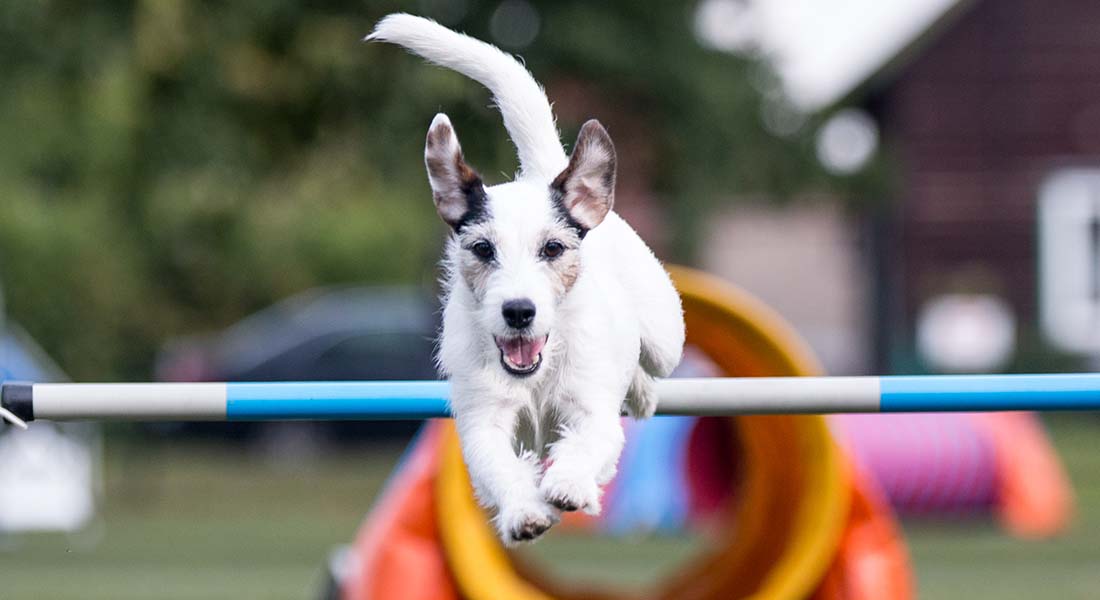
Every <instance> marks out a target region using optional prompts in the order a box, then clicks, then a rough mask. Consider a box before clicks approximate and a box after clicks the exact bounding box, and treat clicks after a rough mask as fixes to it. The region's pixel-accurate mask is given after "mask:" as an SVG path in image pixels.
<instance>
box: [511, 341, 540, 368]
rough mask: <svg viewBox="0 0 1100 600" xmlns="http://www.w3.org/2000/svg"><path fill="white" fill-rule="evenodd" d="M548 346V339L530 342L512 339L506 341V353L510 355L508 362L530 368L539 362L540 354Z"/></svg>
mask: <svg viewBox="0 0 1100 600" xmlns="http://www.w3.org/2000/svg"><path fill="white" fill-rule="evenodd" d="M545 345H546V338H539V339H537V340H528V339H524V338H512V339H510V340H505V341H504V353H505V354H507V355H508V362H510V363H512V364H513V365H515V366H517V367H521V368H525V367H530V366H531V365H533V364H535V361H536V360H538V356H539V352H542V347H543V346H545Z"/></svg>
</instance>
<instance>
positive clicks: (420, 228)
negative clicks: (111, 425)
mask: <svg viewBox="0 0 1100 600" xmlns="http://www.w3.org/2000/svg"><path fill="white" fill-rule="evenodd" d="M693 6H694V3H693V2H645V3H640V2H633V1H627V0H614V1H608V2H602V3H589V2H580V1H571V2H552V1H550V0H539V1H533V2H530V3H527V2H521V1H518V0H506V1H505V2H503V3H501V2H495V1H494V2H479V1H477V0H422V1H421V2H420V3H419V4H418V5H416V6H413V7H410V6H408V3H403V2H396V1H385V2H370V3H368V4H365V5H364V4H363V3H360V2H353V3H347V2H345V3H338V2H320V3H317V2H314V3H306V2H301V1H291V0H263V1H259V0H253V1H245V2H232V3H215V2H187V1H183V0H135V1H116V2H98V3H91V4H81V5H74V4H72V3H66V2H60V1H45V0H43V1H39V2H10V3H3V5H0V54H2V56H4V60H3V62H2V63H0V85H2V89H3V93H2V94H0V136H2V138H3V140H4V141H5V143H4V144H0V259H2V261H3V262H2V263H0V277H3V279H4V281H5V288H6V293H7V296H8V309H9V312H10V313H11V315H12V316H13V317H14V318H15V319H17V320H19V321H21V322H23V323H24V325H25V326H26V327H27V328H28V329H29V330H30V331H31V332H32V333H33V334H34V335H35V336H37V337H38V338H39V339H40V340H41V342H42V343H43V345H44V346H45V347H46V348H47V350H48V351H50V352H51V353H53V354H54V355H55V356H56V357H57V358H58V360H59V362H60V363H61V364H62V365H63V366H64V367H65V368H66V369H68V370H69V371H70V373H71V374H72V375H73V376H74V377H75V378H77V379H85V380H101V379H111V378H122V379H126V378H138V379H140V378H143V377H147V376H148V372H149V366H150V363H151V360H152V356H153V354H154V353H155V350H156V348H157V346H158V344H159V342H160V340H161V339H163V338H164V337H166V336H169V335H174V334H177V333H180V332H183V331H194V330H201V329H209V328H214V327H219V326H222V325H225V324H227V323H230V322H232V321H233V320H235V319H238V318H239V317H241V316H242V315H244V314H246V313H248V312H250V311H253V310H255V309H258V308H260V307H262V306H264V305H266V304H269V303H270V302H272V301H273V300H275V299H277V298H279V297H282V296H285V295H287V294H289V293H291V292H293V291H296V290H299V289H301V288H304V287H308V286H312V285H317V284H322V283H333V282H347V281H372V282H408V281H417V282H427V281H430V280H431V279H432V278H434V270H433V269H432V266H431V265H432V262H433V261H434V260H435V258H436V256H437V255H438V250H439V246H440V241H441V240H442V237H443V236H442V235H441V232H442V226H441V225H440V224H439V222H438V219H437V218H436V217H435V215H434V211H433V209H432V206H431V202H430V201H429V193H428V189H427V184H426V180H425V176H424V173H423V167H422V165H421V162H420V160H419V157H420V155H421V152H422V143H423V135H424V131H425V128H426V127H427V124H428V122H429V121H430V119H431V117H432V115H433V114H434V113H435V112H437V111H438V110H440V109H443V108H445V109H446V110H447V112H448V113H449V114H450V115H451V117H452V120H453V121H454V122H455V125H456V128H457V129H458V130H459V131H460V133H463V132H465V134H464V135H463V136H462V141H463V144H464V147H465V149H466V152H467V154H468V155H469V156H471V157H473V162H474V163H475V164H477V165H478V166H479V167H480V168H481V170H482V172H483V173H486V174H492V173H497V172H500V171H503V172H511V171H513V170H514V169H515V158H514V156H513V150H512V148H511V146H510V143H509V142H508V140H507V139H506V136H505V133H504V130H503V128H502V127H501V126H500V122H499V117H498V115H497V114H496V112H495V111H494V110H493V109H492V108H491V107H490V106H488V95H487V93H486V92H485V91H484V90H483V89H481V88H480V87H479V86H477V85H476V84H473V83H471V82H469V81H467V80H465V79H464V78H462V77H461V76H458V75H457V74H454V73H450V72H447V71H444V70H441V69H434V68H427V67H422V66H419V64H418V63H419V61H418V60H417V59H414V58H412V57H408V56H405V55H403V54H402V53H401V52H398V51H396V50H394V49H390V48H381V47H379V48H370V47H366V46H364V45H363V44H362V42H361V41H360V40H361V38H362V37H363V35H365V34H366V33H367V32H368V31H369V29H370V27H371V25H372V24H373V23H374V21H375V20H377V19H378V18H379V17H381V16H382V15H384V14H386V13H388V12H392V11H396V10H410V11H413V12H420V13H421V14H425V15H427V16H433V17H436V18H438V19H439V20H440V21H441V22H444V23H445V24H447V25H451V26H454V27H457V28H458V29H460V30H465V31H468V32H469V33H471V34H473V35H476V36H479V37H482V38H484V39H489V40H494V41H497V42H498V43H501V44H502V45H504V46H505V47H506V48H508V49H510V50H512V51H515V52H521V53H522V55H523V57H524V58H525V60H527V63H528V65H529V66H530V67H531V69H532V70H533V71H534V72H535V73H536V74H538V76H539V77H540V78H541V79H543V80H544V81H553V80H558V81H563V80H572V81H580V82H583V83H584V84H585V85H587V86H590V87H591V89H595V90H598V95H599V96H600V98H601V102H602V106H612V107H623V108H624V109H627V108H629V110H630V111H631V112H633V113H636V114H639V115H641V116H642V117H643V118H644V119H645V121H646V123H647V124H648V125H647V132H649V133H650V134H651V135H652V138H653V139H652V140H651V146H652V149H653V152H654V153H655V160H653V161H651V163H650V164H652V165H654V167H653V169H652V170H653V172H652V173H650V174H648V178H649V180H650V181H651V185H652V187H653V189H654V191H655V193H656V195H657V197H658V198H659V199H661V200H662V202H663V205H664V206H665V207H666V210H667V211H668V213H669V215H671V216H672V217H673V218H672V222H673V223H674V224H675V227H674V232H675V235H674V236H673V238H672V239H673V240H674V242H675V243H674V244H673V245H672V247H673V248H674V249H675V251H676V253H677V255H678V257H679V258H681V259H683V258H690V255H691V251H692V248H693V246H692V242H691V240H693V239H694V237H695V236H694V235H692V232H693V229H694V226H695V224H696V223H697V222H698V221H699V220H700V219H701V218H702V217H703V216H705V214H706V212H707V210H708V209H709V207H711V206H713V205H714V204H715V203H716V202H718V201H720V200H721V199H722V198H725V197H728V195H729V194H730V192H731V191H732V190H742V191H745V190H747V191H762V192H768V193H770V194H773V195H778V196H779V197H782V196H784V195H788V194H789V193H790V192H793V191H795V190H797V189H799V188H800V187H801V186H804V185H806V184H808V183H813V182H815V181H818V180H820V178H821V175H820V171H819V170H818V169H817V167H816V165H815V164H814V163H813V161H812V160H811V154H810V152H809V150H808V144H807V143H806V141H805V140H804V139H802V138H800V137H799V136H798V134H794V135H792V136H791V137H788V138H780V137H776V136H775V135H773V134H771V133H769V132H768V131H767V129H765V127H764V126H763V125H762V124H761V118H760V115H761V110H762V107H763V104H762V96H761V93H760V92H759V91H758V90H757V88H760V87H761V84H760V83H759V82H766V81H768V75H767V71H766V69H763V68H762V67H760V66H759V65H754V64H752V63H749V62H746V61H744V60H740V59H737V58H734V57H732V56H730V55H727V54H723V53H718V52H715V51H711V50H707V49H705V48H703V47H702V46H700V45H699V43H698V42H697V41H696V39H695V37H694V35H693V32H692V7H693ZM517 10H518V11H519V12H518V13H517V12H516V11H517ZM502 11H504V12H503V13H502ZM509 11H511V12H509ZM524 11H526V12H524ZM517 14H518V15H519V17H516V15H517ZM531 14H534V15H535V16H536V18H537V23H536V33H537V35H533V36H531V35H523V34H524V30H523V29H522V28H520V29H516V24H515V23H513V22H512V21H514V19H515V18H520V19H523V18H525V17H524V15H527V17H529V16H530V15H531ZM502 15H503V16H502ZM510 19H512V20H510ZM496 38H500V39H496ZM528 43H529V45H525V46H524V47H522V48H519V47H508V46H509V44H528ZM750 80H755V81H757V82H758V85H757V86H756V87H754V86H753V85H750V83H749V81H750ZM768 85H770V84H768ZM593 116H599V115H593ZM579 124H580V123H579V122H576V123H574V122H564V121H563V122H562V123H561V126H562V129H563V130H564V133H565V134H566V138H567V139H571V137H570V136H571V135H572V134H574V133H575V131H576V128H577V127H578V126H579ZM470 132H478V133H477V135H474V134H472V133H470Z"/></svg>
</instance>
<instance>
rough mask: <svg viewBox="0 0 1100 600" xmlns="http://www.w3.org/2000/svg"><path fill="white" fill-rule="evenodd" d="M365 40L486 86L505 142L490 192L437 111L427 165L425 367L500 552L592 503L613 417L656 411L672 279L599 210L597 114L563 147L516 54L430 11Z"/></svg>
mask: <svg viewBox="0 0 1100 600" xmlns="http://www.w3.org/2000/svg"><path fill="white" fill-rule="evenodd" d="M366 39H367V40H368V41H380V42H389V43H393V44H397V45H399V46H403V47H404V48H406V49H407V50H409V51H411V52H412V53H414V54H417V55H419V56H421V57H423V58H425V59H427V60H428V61H430V62H432V63H435V64H437V65H440V66H443V67H447V68H450V69H452V70H455V71H458V72H459V73H462V74H464V75H466V76H467V77H470V78H471V79H474V80H476V81H478V82H479V83H481V84H482V85H484V86H485V87H487V88H488V89H489V90H490V91H491V92H492V94H493V96H494V101H495V103H496V106H497V107H498V108H499V110H500V112H501V114H502V116H503V119H504V125H505V128H506V129H507V130H508V133H509V135H510V137H511V139H512V141H513V143H514V144H515V146H516V150H517V153H518V155H519V162H520V169H519V172H518V173H517V174H516V176H515V178H514V180H513V181H510V182H506V183H501V184H498V185H493V186H486V185H485V183H484V182H483V180H482V179H481V176H480V175H478V173H477V171H475V170H474V169H473V168H471V167H470V166H469V165H468V164H467V163H466V161H465V159H464V157H463V155H462V147H461V146H460V145H459V142H458V137H457V135H456V133H455V129H454V127H453V126H452V125H451V122H450V120H449V119H448V118H447V116H446V115H445V114H442V113H440V114H437V115H436V116H435V118H434V119H433V120H432V123H431V126H430V127H429V129H428V135H427V140H426V142H425V148H424V163H425V166H426V167H427V171H428V181H429V183H430V185H431V190H432V198H433V200H434V202H435V206H436V209H437V211H438V213H439V216H440V217H441V218H442V219H443V221H444V222H445V223H446V224H447V225H449V226H450V228H451V232H450V236H449V239H448V240H447V242H446V249H445V253H444V259H443V279H442V284H443V290H444V291H443V299H442V300H443V327H442V334H441V336H440V341H439V351H438V356H437V360H438V363H439V367H440V370H441V372H442V374H443V375H444V376H445V377H446V378H447V379H449V380H450V382H451V401H450V402H451V411H452V414H453V415H454V419H455V423H456V427H457V430H458V434H459V439H460V443H461V446H462V455H463V459H464V460H465V463H466V467H467V470H468V471H469V474H470V480H471V483H472V484H473V487H474V491H475V493H476V495H477V498H478V500H479V501H480V503H481V504H482V505H483V506H484V507H485V508H487V509H490V510H495V517H494V523H495V526H496V528H497V530H498V533H499V535H500V538H501V540H502V541H503V542H504V543H505V544H507V545H514V544H517V543H519V542H522V541H529V540H533V539H535V538H537V537H539V536H540V535H542V534H543V533H544V532H545V531H547V530H548V529H549V528H550V527H551V526H553V525H554V524H555V523H557V522H558V520H559V519H560V514H561V511H575V510H583V511H584V512H587V513H589V514H599V512H600V492H601V486H602V485H604V484H606V483H607V482H608V481H610V480H611V478H612V477H613V476H614V474H615V470H616V465H617V463H618V460H619V454H620V453H621V451H622V447H623V443H624V435H623V430H622V423H621V421H620V418H621V415H622V413H623V412H625V413H626V414H628V415H630V416H632V417H634V418H636V419H644V418H647V417H650V416H652V415H653V413H654V411H655V410H656V407H657V397H656V395H655V392H654V383H655V378H657V377H665V376H667V375H668V374H669V373H670V372H671V371H672V370H673V368H675V367H676V365H677V364H678V363H679V362H680V357H681V354H682V352H683V345H684V319H683V310H682V307H681V302H680V296H679V295H678V293H677V292H676V289H675V288H674V287H673V285H672V282H671V280H670V279H669V276H668V273H667V272H666V271H665V270H664V268H663V267H662V266H661V263H660V262H659V261H658V260H657V258H656V257H655V256H654V255H653V252H652V251H651V250H650V249H649V248H648V247H647V246H646V245H645V243H644V242H643V241H642V240H641V238H640V237H638V235H637V233H635V232H634V230H633V229H631V227H630V226H629V225H628V224H627V223H626V222H625V221H623V219H621V218H620V217H619V216H618V215H617V214H615V212H614V211H613V210H612V205H613V204H614V199H615V161H616V155H615V146H614V144H612V142H611V137H610V136H609V135H608V133H607V131H606V130H605V129H604V127H603V126H602V125H601V124H600V123H599V122H598V121H596V120H590V121H588V122H586V123H585V124H584V125H583V126H582V127H581V129H580V133H579V135H578V136H577V141H576V143H575V144H574V145H573V148H572V152H571V154H570V155H569V156H566V154H565V151H564V149H563V147H562V144H561V139H560V137H559V134H558V131H557V127H556V124H555V120H554V115H553V113H552V111H551V108H550V102H549V100H548V99H547V97H546V94H545V93H544V92H543V90H542V88H541V87H540V86H539V84H538V83H537V82H536V81H535V79H534V78H533V77H532V76H531V74H530V73H529V72H528V71H527V69H526V68H525V67H524V66H523V65H522V64H520V63H519V62H518V61H517V60H516V59H515V58H513V57H512V56H510V55H508V54H505V53H504V52H502V51H501V50H499V49H497V48H496V47H494V46H491V45H489V44H487V43H484V42H481V41H479V40H476V39H474V38H471V37H468V36H466V35H463V34H459V33H456V32H454V31H451V30H450V29H447V28H445V27H443V26H442V25H439V24H438V23H436V22H434V21H431V20H429V19H424V18H421V17H416V16H412V15H407V14H393V15H390V16H388V17H385V18H384V19H383V20H381V21H380V22H379V23H378V24H377V25H376V26H375V29H374V31H373V33H371V34H370V35H369V36H367V38H366Z"/></svg>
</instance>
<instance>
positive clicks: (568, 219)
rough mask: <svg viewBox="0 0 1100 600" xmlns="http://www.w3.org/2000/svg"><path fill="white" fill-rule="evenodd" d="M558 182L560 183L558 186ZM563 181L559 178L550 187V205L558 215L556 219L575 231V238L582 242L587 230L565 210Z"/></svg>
mask: <svg viewBox="0 0 1100 600" xmlns="http://www.w3.org/2000/svg"><path fill="white" fill-rule="evenodd" d="M559 181H560V182H562V183H560V184H559ZM564 181H565V180H564V178H563V177H561V176H559V177H558V178H557V179H556V180H555V181H554V183H553V184H551V185H550V203H551V204H553V205H554V212H556V213H558V218H560V219H561V220H562V221H563V222H564V223H565V224H566V225H568V226H569V227H570V228H572V229H573V230H574V231H576V232H577V237H579V238H580V239H582V240H583V239H584V236H585V235H587V234H588V228H587V227H585V226H584V225H581V224H580V223H578V222H577V220H576V219H574V218H573V215H571V214H569V209H567V208H565V190H564V189H563V187H562V186H563V185H564Z"/></svg>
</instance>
